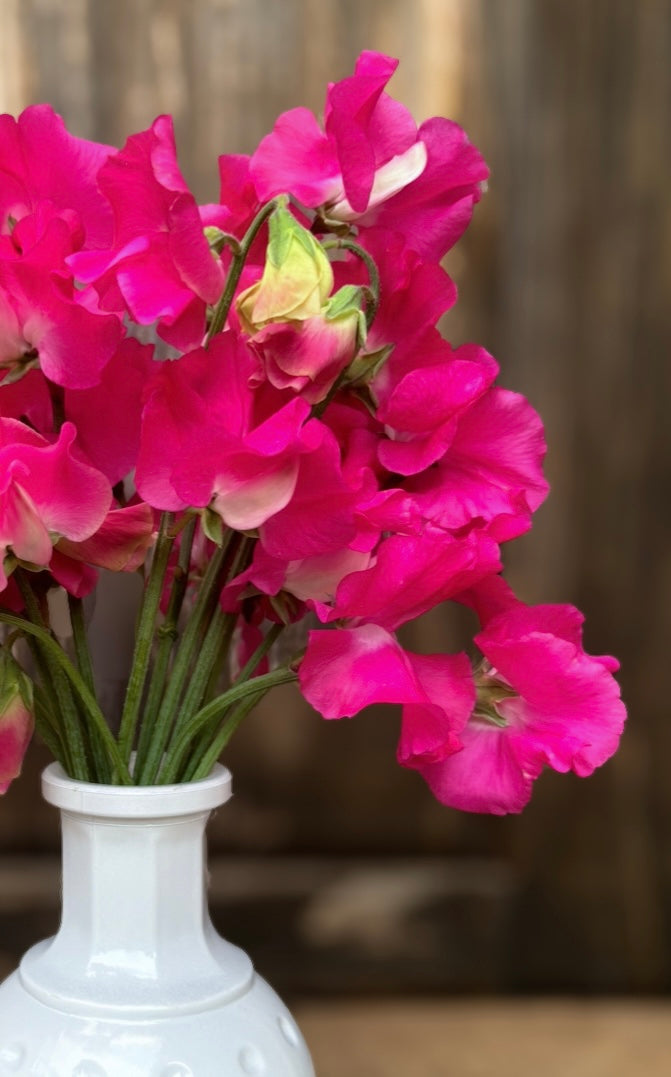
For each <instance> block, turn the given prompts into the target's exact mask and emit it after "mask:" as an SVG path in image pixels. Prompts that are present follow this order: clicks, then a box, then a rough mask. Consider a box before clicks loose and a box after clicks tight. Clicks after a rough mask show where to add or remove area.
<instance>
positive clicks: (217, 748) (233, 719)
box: [188, 692, 266, 782]
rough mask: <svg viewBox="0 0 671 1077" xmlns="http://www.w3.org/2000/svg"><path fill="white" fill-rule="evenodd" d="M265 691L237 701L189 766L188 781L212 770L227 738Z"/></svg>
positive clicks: (201, 776) (204, 775) (203, 775)
mask: <svg viewBox="0 0 671 1077" xmlns="http://www.w3.org/2000/svg"><path fill="white" fill-rule="evenodd" d="M265 694H266V693H265V692H256V693H255V694H254V695H252V696H250V697H249V698H248V699H245V700H243V701H242V703H239V704H238V706H237V707H236V708H235V710H233V711H232V712H231V714H229V715H228V717H227V718H226V719H225V720H224V721H223V722H222V724H221V728H220V729H219V733H218V734H217V736H216V737H215V739H214V740H213V741H212V743H211V745H210V746H209V748H208V749H207V751H206V752H205V753H204V755H202V757H201V758H200V759H199V760H198V762H197V763H196V765H195V766H194V767H190V768H189V776H188V781H191V782H197V781H200V780H201V779H202V778H207V776H208V774H209V773H210V771H211V770H212V767H213V766H214V764H215V763H216V762H217V759H218V758H219V756H220V755H221V753H222V752H223V750H224V748H225V747H226V745H227V744H228V742H229V740H230V739H231V737H232V736H233V734H234V733H235V731H236V730H237V728H238V726H239V725H240V724H241V722H242V720H243V719H244V718H246V717H247V715H248V714H249V712H250V711H252V710H253V709H254V707H255V706H256V704H257V703H259V702H260V701H261V699H262V698H263V696H264V695H265Z"/></svg>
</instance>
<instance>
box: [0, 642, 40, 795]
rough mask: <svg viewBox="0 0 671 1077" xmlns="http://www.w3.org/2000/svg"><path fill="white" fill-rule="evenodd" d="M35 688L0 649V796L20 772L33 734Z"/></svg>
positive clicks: (9, 656)
mask: <svg viewBox="0 0 671 1077" xmlns="http://www.w3.org/2000/svg"><path fill="white" fill-rule="evenodd" d="M34 724H35V721H34V718H33V686H32V684H31V682H30V680H29V679H28V677H26V675H25V673H24V672H23V670H22V669H21V667H20V666H19V665H18V663H17V662H15V660H14V659H13V658H12V656H11V654H10V653H9V652H8V651H7V650H5V648H4V647H2V648H0V793H6V792H7V790H8V789H9V786H10V785H11V783H12V782H13V781H14V778H17V777H18V776H19V774H20V773H21V764H22V763H23V757H24V755H25V754H26V749H27V748H28V745H29V744H30V738H31V737H32V735H33V728H34Z"/></svg>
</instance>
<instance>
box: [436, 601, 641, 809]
mask: <svg viewBox="0 0 671 1077" xmlns="http://www.w3.org/2000/svg"><path fill="white" fill-rule="evenodd" d="M482 590H483V592H484V597H483V599H481V600H480V601H481V602H483V603H484V605H485V607H486V606H487V605H489V607H490V608H494V609H496V608H497V607H498V609H499V612H496V613H495V614H494V615H493V616H492V617H491V619H490V620H487V621H486V622H485V624H484V627H483V630H482V631H481V632H480V633H479V635H477V636H476V637H475V641H476V643H477V645H478V647H479V648H480V650H481V651H482V653H483V654H484V656H485V659H486V665H485V667H484V668H483V671H482V672H481V674H480V676H479V679H478V680H479V683H478V703H477V704H476V707H475V710H474V713H473V715H472V717H471V719H470V721H469V722H468V724H467V725H466V727H465V728H464V730H463V731H462V733H461V740H462V743H463V750H462V751H461V752H459V753H458V754H456V755H453V756H451V757H450V758H449V759H446V760H444V761H443V762H441V763H438V764H430V765H428V766H422V767H420V768H419V769H420V770H421V773H422V775H423V777H424V778H425V779H426V781H427V782H428V784H429V786H430V788H431V790H432V792H433V793H434V794H435V796H436V797H437V798H438V800H440V801H441V802H442V803H443V804H448V805H450V806H451V807H455V808H461V809H463V810H465V811H475V812H490V813H492V814H495V815H503V814H506V813H507V812H519V811H521V810H522V808H523V807H524V806H525V804H526V803H527V802H528V800H529V798H530V796H531V791H532V786H533V782H534V780H535V779H536V778H537V777H538V776H539V774H540V773H541V771H542V770H543V769H544V768H545V767H552V769H553V770H557V771H561V772H562V773H564V772H566V771H569V770H572V771H574V772H575V773H576V774H578V775H579V776H580V777H585V776H587V775H589V774H591V773H592V772H593V771H594V770H595V768H596V767H599V766H601V765H602V764H603V763H605V762H606V760H607V759H609V758H610V757H611V755H613V753H614V752H615V750H616V749H617V746H618V742H619V738H620V734H621V733H622V729H623V725H624V720H625V716H626V712H625V708H624V704H623V703H622V700H621V699H620V691H619V686H618V684H617V682H616V680H615V678H614V677H613V673H614V672H615V671H616V670H617V669H618V662H617V661H616V659H614V658H610V657H608V656H605V657H597V656H593V655H589V654H586V652H585V651H584V649H583V646H582V622H583V617H582V615H581V613H580V612H579V611H578V610H577V609H575V608H574V607H573V606H525V605H524V604H523V603H521V602H518V601H517V600H515V599H514V597H512V596H510V597H509V598H505V596H504V598H503V600H502V599H501V595H500V594H497V595H495V596H493V597H489V596H488V590H489V588H488V587H486V588H483V589H482ZM477 591H478V589H476V591H475V596H474V597H475V600H476V602H479V600H478V593H477ZM502 605H503V606H504V608H503V609H501V606H502Z"/></svg>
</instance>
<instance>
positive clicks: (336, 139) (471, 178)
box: [250, 52, 488, 261]
mask: <svg viewBox="0 0 671 1077" xmlns="http://www.w3.org/2000/svg"><path fill="white" fill-rule="evenodd" d="M397 63H398V62H397V61H396V60H392V59H390V58H389V57H387V56H383V55H381V54H380V53H373V52H363V53H362V54H361V56H360V57H359V59H358V61H357V64H356V67H355V72H354V75H353V76H352V77H350V78H347V79H343V80H342V81H341V82H337V83H335V84H332V85H331V86H330V87H329V91H328V94H327V98H326V108H325V124H324V127H325V129H324V131H322V130H321V128H320V127H319V124H318V123H317V121H316V120H315V118H314V116H313V115H312V114H311V113H310V112H309V111H308V110H307V109H304V108H297V109H293V110H291V111H290V112H285V113H283V114H282V115H281V116H280V118H279V119H278V121H277V123H276V124H275V128H274V130H273V132H272V134H270V135H267V136H266V138H264V139H263V140H262V141H261V144H260V145H259V147H258V149H257V150H256V152H255V153H254V154H253V156H252V160H251V165H250V171H251V175H252V177H253V180H254V184H255V186H256V190H257V194H258V196H259V199H260V200H261V201H262V202H264V201H266V200H268V199H269V198H272V197H273V196H274V195H277V194H281V193H283V192H291V193H292V194H293V195H294V196H295V197H296V198H297V199H298V200H299V201H300V202H302V203H303V204H304V205H306V206H309V207H314V208H317V207H320V208H321V211H322V212H323V214H324V216H325V217H328V218H329V219H335V220H339V221H347V222H353V221H356V222H357V224H358V225H359V226H367V225H375V224H380V225H382V226H384V227H388V228H393V229H395V230H396V231H402V232H403V234H404V235H405V236H406V238H407V239H408V242H409V245H410V246H412V247H413V249H415V250H417V251H419V253H421V254H423V255H426V256H427V257H431V258H432V259H433V260H436V261H437V260H438V259H439V258H440V257H442V255H443V254H444V253H445V252H446V250H447V249H449V247H450V246H451V245H452V244H453V243H454V242H455V241H456V239H458V237H459V236H460V235H461V233H462V232H463V230H464V228H465V227H466V225H467V224H468V221H469V219H470V214H471V211H472V207H473V204H474V203H475V202H477V201H478V200H479V198H480V193H481V183H482V182H483V181H484V180H485V179H486V177H487V174H488V173H487V167H486V165H485V163H484V161H483V160H482V158H481V156H480V154H479V153H478V151H477V150H476V149H475V148H474V147H473V146H471V145H470V143H469V142H468V140H467V138H466V136H465V134H464V132H463V131H462V130H461V128H459V127H457V125H456V124H451V123H449V121H447V120H430V121H428V123H427V124H424V125H423V126H422V127H421V128H420V129H419V130H418V129H417V127H416V125H415V123H414V121H413V119H412V117H411V116H410V113H409V112H408V111H407V109H405V108H404V107H403V106H402V105H401V104H399V103H398V102H397V101H394V100H393V99H392V98H391V97H389V96H388V95H387V94H386V93H384V88H385V86H386V84H387V82H388V81H389V79H390V78H391V76H392V74H393V73H394V71H395V69H396V67H397ZM399 200H400V201H399ZM394 205H396V212H394V211H393V210H392V209H391V207H392V206H394ZM387 206H389V207H390V208H389V210H388V211H387V209H386V208H387Z"/></svg>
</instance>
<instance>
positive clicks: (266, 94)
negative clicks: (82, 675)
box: [0, 0, 671, 991]
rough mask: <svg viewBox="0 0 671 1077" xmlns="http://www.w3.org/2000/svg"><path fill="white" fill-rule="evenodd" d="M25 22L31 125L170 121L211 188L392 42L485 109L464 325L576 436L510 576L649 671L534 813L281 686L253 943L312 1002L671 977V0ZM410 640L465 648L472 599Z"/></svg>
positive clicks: (638, 671) (450, 98) (476, 137)
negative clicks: (358, 61)
mask: <svg viewBox="0 0 671 1077" xmlns="http://www.w3.org/2000/svg"><path fill="white" fill-rule="evenodd" d="M0 13H1V23H0V111H11V112H17V111H19V110H20V109H21V108H23V107H24V106H25V105H26V104H28V103H30V102H33V101H40V100H48V101H50V102H51V103H52V104H53V105H54V106H55V107H56V108H57V109H58V110H59V111H60V112H62V113H63V115H64V116H65V118H66V121H67V122H68V125H69V126H70V127H71V129H72V130H74V131H75V132H76V133H78V134H81V135H84V136H88V137H92V138H96V139H100V140H103V141H109V142H113V143H117V144H119V143H120V142H122V141H123V139H124V137H125V136H126V135H127V134H128V133H130V132H131V131H133V130H139V129H141V128H143V127H146V126H147V125H148V124H149V123H150V122H151V120H152V118H153V117H154V115H156V114H157V113H158V112H161V111H170V112H172V113H174V115H175V118H176V126H177V133H178V142H179V148H180V154H181V160H182V164H183V168H184V171H185V174H186V176H187V178H188V179H189V180H190V182H191V183H192V184H193V187H194V189H195V191H196V193H197V195H198V197H199V198H200V199H201V200H203V201H209V200H213V199H214V198H215V197H216V190H217V188H216V174H217V173H216V157H217V154H218V153H221V152H231V151H236V152H241V151H246V152H248V151H251V150H252V149H253V148H254V146H255V145H256V143H257V142H258V140H259V138H260V137H262V136H263V134H264V133H266V132H267V131H268V130H269V129H270V128H271V126H272V124H273V121H274V118H275V116H276V115H277V113H278V112H280V111H281V110H283V109H286V108H289V107H292V106H294V105H298V104H306V105H309V106H310V107H312V108H313V109H315V110H316V111H319V110H320V108H321V106H322V102H323V94H324V89H325V84H326V81H327V80H329V79H337V78H340V77H343V76H344V75H346V74H348V73H349V72H350V71H351V68H352V64H353V61H354V59H355V57H356V55H357V53H358V52H359V51H360V49H362V48H375V49H379V50H382V51H385V52H387V53H390V54H392V55H396V56H398V57H400V58H401V61H402V62H401V67H400V70H399V72H398V73H397V75H396V76H395V78H394V82H393V84H392V92H394V94H395V95H396V96H397V97H399V98H400V99H402V100H403V101H404V102H405V103H406V104H407V105H408V106H409V107H410V108H411V109H412V110H413V112H414V114H415V116H416V117H417V119H418V120H420V119H423V118H425V117H427V116H429V115H434V114H444V115H450V116H452V117H453V118H455V119H457V120H459V121H460V122H461V123H463V124H464V125H465V126H466V128H467V130H468V131H469V133H470V135H471V137H472V139H473V141H474V142H476V144H477V145H478V146H479V147H480V148H481V150H482V151H483V153H484V154H485V157H486V158H487V160H488V161H489V163H490V166H491V170H492V177H491V181H490V187H489V193H488V194H487V196H486V198H485V199H484V200H483V202H482V203H481V205H480V207H478V210H477V212H476V215H475V218H474V222H473V224H472V226H471V229H470V231H469V233H468V234H467V236H466V237H465V239H464V240H463V241H462V243H461V244H460V246H459V247H458V248H457V250H456V251H454V252H453V253H452V254H451V256H450V259H449V265H448V268H449V269H450V271H451V272H452V274H453V275H454V277H455V279H456V281H457V284H458V285H459V289H460V303H459V305H458V308H457V309H456V310H455V311H453V312H451V313H450V314H449V316H448V319H447V323H446V327H445V328H446V332H447V335H448V336H449V337H450V339H452V340H454V341H456V342H461V341H463V340H469V339H470V340H478V341H480V342H482V343H483V344H485V345H486V346H487V347H488V348H489V349H490V350H491V351H492V352H493V353H494V354H495V355H496V356H497V358H498V359H499V360H500V361H501V363H502V367H503V373H502V378H501V380H502V382H503V384H505V385H507V386H509V387H511V388H515V389H517V390H519V391H522V392H524V393H526V394H527V395H528V396H529V398H530V399H531V400H532V402H533V403H534V404H535V406H536V407H537V408H538V409H539V410H540V412H541V414H542V415H543V417H544V419H545V421H546V424H547V429H548V438H549V444H550V453H549V457H548V464H547V470H548V474H549V477H550V480H551V482H552V485H553V493H552V496H551V498H550V501H549V502H548V503H547V505H546V506H545V507H544V508H543V509H542V510H541V512H540V513H539V514H538V517H537V523H536V527H535V528H534V530H533V532H532V533H531V534H530V535H529V536H526V537H525V538H524V539H523V540H521V541H519V542H517V543H516V544H515V545H514V546H513V547H512V548H511V549H510V552H509V555H508V565H509V570H510V577H511V579H512V581H513V582H514V584H515V586H516V588H517V589H518V590H519V591H520V593H521V594H522V595H523V597H525V598H526V599H527V600H529V601H572V602H574V603H576V604H577V605H579V606H580V607H581V608H583V609H584V610H585V612H586V614H587V629H586V639H587V643H588V646H589V649H591V650H593V651H595V652H597V653H604V652H608V653H614V654H617V655H618V656H619V657H620V659H621V661H622V664H623V670H622V685H623V691H624V695H625V699H626V700H627V703H628V705H629V708H630V715H631V717H630V725H629V729H628V732H627V735H626V737H625V739H624V742H623V746H622V750H621V753H620V754H619V756H618V757H617V758H616V759H615V760H614V761H613V762H612V763H611V764H609V765H608V766H607V767H606V768H605V769H604V770H603V772H601V773H600V774H598V775H597V776H595V777H594V778H593V779H592V780H590V781H589V782H582V781H579V780H578V779H576V778H574V777H572V776H569V777H559V776H555V775H547V776H545V778H544V779H542V780H541V781H540V782H539V784H538V786H537V790H536V793H535V796H534V800H533V802H532V805H531V806H530V808H529V809H528V810H527V812H526V814H525V815H524V816H522V817H520V818H509V819H504V820H494V819H488V818H479V817H468V816H459V815H457V814H456V813H452V812H448V811H446V810H444V809H442V808H440V807H439V806H438V805H437V804H435V803H433V802H432V799H431V797H430V795H429V793H428V791H427V790H426V789H425V788H424V786H423V784H422V782H421V780H420V779H419V778H418V777H417V776H416V775H415V774H412V773H409V772H403V771H401V770H400V769H399V768H397V767H396V765H395V763H394V747H395V738H396V734H397V719H396V717H395V716H394V714H393V713H389V712H387V711H385V710H384V709H382V708H379V709H377V711H371V712H370V713H369V714H367V715H366V716H364V717H361V718H359V719H357V720H355V721H352V722H342V723H324V722H322V721H320V720H319V719H318V718H316V717H315V716H314V715H312V714H311V713H310V712H309V710H308V708H307V707H306V706H305V705H304V704H302V703H301V702H300V701H299V700H298V698H297V695H296V694H295V693H292V692H291V691H287V692H286V693H285V695H283V696H278V697H277V698H276V699H275V700H273V702H272V703H270V704H268V705H267V706H266V707H265V709H264V711H263V712H260V713H259V714H257V715H256V716H255V717H254V718H253V719H251V720H250V721H249V725H248V728H247V729H246V730H245V731H244V732H243V733H241V734H240V737H239V743H238V744H236V745H234V747H233V749H232V751H231V752H230V756H229V758H228V760H227V761H228V762H229V765H230V766H231V768H232V769H233V770H234V772H235V777H236V789H237V796H236V798H235V801H234V802H233V804H232V805H230V806H229V807H228V808H227V809H226V810H225V811H224V812H222V813H221V814H220V816H219V817H218V818H217V820H216V822H215V825H214V831H213V845H214V846H215V848H216V849H217V850H219V851H220V853H221V854H222V855H221V859H217V860H216V863H215V873H214V874H215V890H216V894H217V901H218V907H220V910H221V916H222V917H223V920H224V923H223V924H222V926H223V927H224V929H225V930H227V932H228V934H229V935H230V936H231V937H232V938H234V939H238V940H239V941H241V942H242V943H243V944H245V945H247V946H248V948H249V949H250V950H251V951H252V953H254V954H255V956H256V957H257V960H258V963H259V965H260V966H261V968H262V970H263V971H266V972H267V973H268V975H270V976H271V977H272V978H273V979H274V981H275V983H276V984H277V986H278V987H282V986H285V987H288V988H289V989H290V990H291V989H294V990H296V991H306V990H313V991H314V990H323V991H329V990H342V991H347V990H359V991H361V990H366V989H370V990H380V989H387V990H391V991H394V990H407V989H417V990H420V989H436V990H437V989H443V988H453V989H464V988H472V989H474V990H492V989H510V990H530V989H534V990H543V989H548V990H569V989H571V990H580V989H585V990H615V991H629V990H641V991H651V990H663V989H668V988H669V987H671V919H670V915H671V783H670V782H669V779H668V760H669V758H671V721H670V720H669V704H668V690H667V676H668V666H669V657H668V651H669V644H670V642H671V511H670V510H669V498H670V492H671V481H670V480H671V467H670V464H671V448H670V445H669V436H668V430H669V423H668V411H669V403H670V402H671V362H670V360H671V348H670V344H671V339H670V338H671V313H670V311H671V201H670V200H669V197H668V191H669V176H670V175H671V122H670V121H671V117H670V115H669V102H670V101H671V3H669V2H668V0H636V2H632V0H412V2H411V0H276V2H273V3H270V2H269V0H0ZM408 638H409V639H411V640H412V641H413V643H414V644H416V645H418V646H419V647H420V648H421V647H431V648H434V649H438V648H440V647H441V646H446V647H448V646H454V645H455V644H457V643H458V639H457V635H456V628H455V626H453V625H452V623H451V621H450V618H449V614H448V612H447V611H439V612H438V613H436V614H434V615H432V616H431V617H428V618H425V619H424V621H423V623H422V624H421V625H420V626H418V627H417V628H415V629H413V630H412V632H411V633H409V635H408ZM121 645H122V643H121V642H120V643H119V646H121ZM42 762H43V758H42V757H41V756H40V755H39V753H38V752H33V754H32V756H31V761H30V763H29V765H28V767H27V771H26V775H25V778H24V779H23V780H22V781H21V782H19V783H17V784H16V786H15V787H14V788H13V789H12V790H11V791H10V793H9V794H8V796H7V797H6V799H5V800H4V801H3V803H2V805H0V846H1V847H2V849H3V850H4V851H5V856H4V857H3V858H2V860H1V861H0V949H1V950H2V951H3V952H4V954H5V959H6V961H7V962H9V961H11V960H12V958H13V954H14V952H15V951H16V950H18V949H19V948H20V947H21V946H23V945H26V944H27V943H28V942H29V941H32V938H34V937H37V936H38V935H39V934H40V933H42V932H43V931H44V930H49V929H50V926H51V925H52V923H53V919H54V916H55V888H56V861H55V859H54V851H55V849H56V846H57V826H56V821H55V820H54V818H53V817H52V816H51V814H50V813H49V812H48V811H46V810H45V809H44V808H43V807H40V806H39V804H38V799H37V774H38V771H39V768H40V766H41V764H42ZM269 854H271V855H269ZM260 913H261V915H260ZM279 925H281V926H279ZM280 936H281V937H280Z"/></svg>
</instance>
